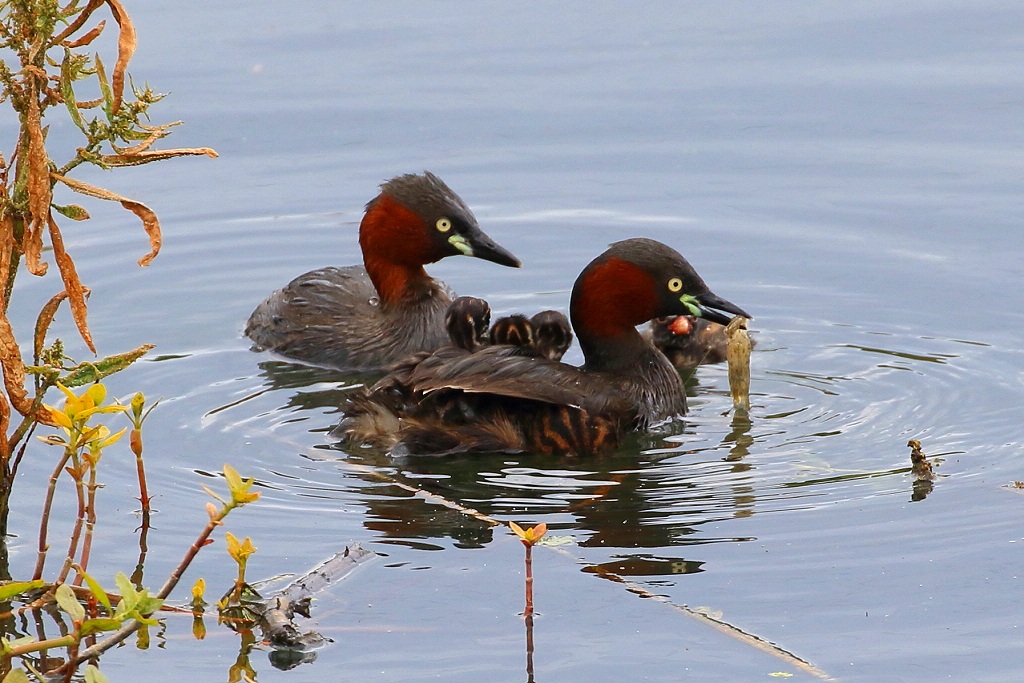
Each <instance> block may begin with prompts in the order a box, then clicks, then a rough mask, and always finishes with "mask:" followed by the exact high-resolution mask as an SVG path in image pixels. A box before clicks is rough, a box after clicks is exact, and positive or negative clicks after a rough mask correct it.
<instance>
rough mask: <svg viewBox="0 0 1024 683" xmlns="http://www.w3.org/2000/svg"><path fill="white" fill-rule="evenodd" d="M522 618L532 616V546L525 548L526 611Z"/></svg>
mask: <svg viewBox="0 0 1024 683" xmlns="http://www.w3.org/2000/svg"><path fill="white" fill-rule="evenodd" d="M523 616H524V617H526V618H527V619H529V618H531V617H532V616H533V546H532V545H527V546H526V609H524V610H523Z"/></svg>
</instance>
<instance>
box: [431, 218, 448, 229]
mask: <svg viewBox="0 0 1024 683" xmlns="http://www.w3.org/2000/svg"><path fill="white" fill-rule="evenodd" d="M434 227H436V228H437V229H438V231H439V232H448V231H449V230H451V229H452V222H451V221H450V220H448V219H447V218H438V219H437V223H434Z"/></svg>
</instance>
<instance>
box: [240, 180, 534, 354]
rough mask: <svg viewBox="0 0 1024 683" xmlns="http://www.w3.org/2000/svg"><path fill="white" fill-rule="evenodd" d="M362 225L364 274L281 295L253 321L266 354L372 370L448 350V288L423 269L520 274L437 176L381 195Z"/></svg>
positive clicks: (348, 273) (306, 284) (323, 274)
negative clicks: (455, 264)
mask: <svg viewBox="0 0 1024 683" xmlns="http://www.w3.org/2000/svg"><path fill="white" fill-rule="evenodd" d="M380 189H381V192H380V194H379V195H378V196H377V197H375V198H374V199H372V200H370V202H369V203H368V204H367V205H366V214H365V215H364V216H363V220H362V222H361V223H360V226H359V245H360V247H361V248H362V252H363V263H364V266H348V267H345V268H333V267H328V268H320V269H317V270H314V271H311V272H309V273H306V274H305V275H300V276H299V277H297V278H295V279H294V280H292V281H291V282H290V283H288V284H287V285H286V286H285V287H284V288H283V289H280V290H278V291H276V292H274V293H272V294H271V295H270V296H269V297H267V299H266V300H265V301H263V303H261V304H260V305H259V306H257V307H256V310H255V311H253V312H252V315H250V316H249V321H248V322H247V323H246V326H245V335H246V336H247V337H249V338H250V339H251V340H252V341H253V348H254V349H255V350H258V351H275V352H277V353H280V354H282V355H284V356H288V357H291V358H295V359H297V360H301V361H306V362H310V363H316V364H319V365H329V366H332V367H337V368H342V369H361V370H370V369H375V368H380V367H383V366H386V365H388V364H390V363H393V362H395V361H398V360H401V359H402V358H405V357H406V356H408V355H410V354H412V353H415V352H417V351H432V350H434V349H437V348H439V347H440V346H442V345H444V344H447V343H448V333H447V332H446V330H445V324H444V316H445V312H446V311H447V310H448V305H449V304H450V303H451V300H452V296H451V292H450V290H449V289H448V287H447V286H446V285H445V284H444V283H443V282H440V281H438V280H434V279H432V278H431V277H430V276H429V275H427V273H426V271H425V270H424V269H423V266H424V264H427V263H433V262H435V261H438V260H440V259H442V258H444V257H446V256H456V255H459V254H464V255H466V256H475V257H477V258H481V259H484V260H487V261H493V262H494V263H498V264H500V265H503V266H511V267H515V268H518V267H519V265H520V263H519V259H517V258H516V257H515V256H513V255H512V254H511V253H509V252H508V251H507V250H505V249H504V248H503V247H501V246H500V245H498V244H497V243H496V242H494V240H492V239H491V238H490V237H488V236H487V235H486V234H484V232H483V231H481V230H480V228H479V226H478V225H477V222H476V218H475V217H474V216H473V213H472V211H470V210H469V207H467V206H466V204H465V203H464V202H463V201H462V199H460V198H459V196H458V195H457V194H455V193H454V192H453V191H452V190H451V189H449V187H448V186H447V185H445V184H444V182H443V181H442V180H441V179H440V178H438V177H437V176H436V175H434V174H433V173H430V172H429V171H425V172H424V173H423V174H422V175H413V174H407V175H401V176H398V177H397V178H393V179H391V180H389V181H387V182H386V183H384V184H383V185H381V186H380Z"/></svg>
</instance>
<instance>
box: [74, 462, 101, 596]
mask: <svg viewBox="0 0 1024 683" xmlns="http://www.w3.org/2000/svg"><path fill="white" fill-rule="evenodd" d="M98 488H99V484H97V483H96V464H95V463H94V464H93V465H92V466H91V467H90V468H89V484H88V485H87V489H88V496H89V498H88V501H87V503H86V506H85V509H86V519H85V538H84V539H83V540H82V555H81V558H80V559H79V561H78V565H77V566H76V567H75V573H76V576H75V581H74V585H76V586H81V585H82V581H83V580H84V578H85V577H84V576H83V574H85V572H86V571H88V569H89V556H90V554H91V553H92V536H93V530H94V529H95V528H96V490H97V489H98Z"/></svg>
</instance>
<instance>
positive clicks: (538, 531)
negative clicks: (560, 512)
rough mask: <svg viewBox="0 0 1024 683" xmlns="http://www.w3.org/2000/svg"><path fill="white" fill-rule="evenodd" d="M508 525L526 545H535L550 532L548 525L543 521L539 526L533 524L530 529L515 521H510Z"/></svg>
mask: <svg viewBox="0 0 1024 683" xmlns="http://www.w3.org/2000/svg"><path fill="white" fill-rule="evenodd" d="M508 526H509V528H510V529H512V531H513V532H515V535H516V536H518V537H519V540H520V541H522V543H523V545H525V546H532V545H535V544H536V543H537V541H539V540H540V539H542V538H543V537H544V534H546V533H547V532H548V525H547V524H545V523H543V522H541V523H540V524H538V525H537V526H531V527H530V528H529V529H523V527H521V526H519V525H518V524H516V523H515V522H509V523H508Z"/></svg>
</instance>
